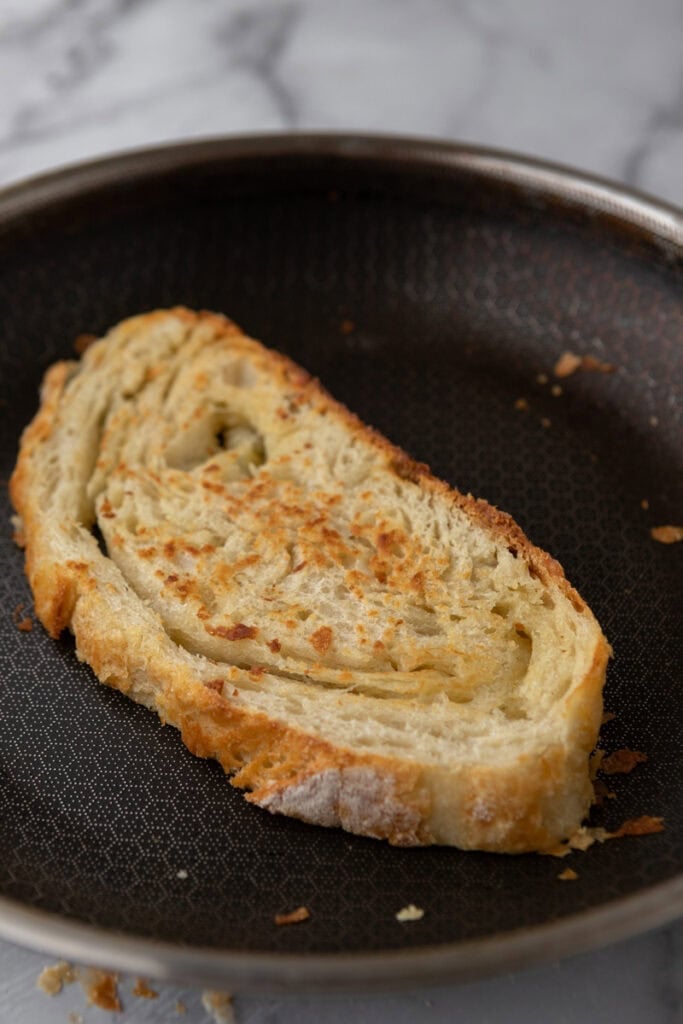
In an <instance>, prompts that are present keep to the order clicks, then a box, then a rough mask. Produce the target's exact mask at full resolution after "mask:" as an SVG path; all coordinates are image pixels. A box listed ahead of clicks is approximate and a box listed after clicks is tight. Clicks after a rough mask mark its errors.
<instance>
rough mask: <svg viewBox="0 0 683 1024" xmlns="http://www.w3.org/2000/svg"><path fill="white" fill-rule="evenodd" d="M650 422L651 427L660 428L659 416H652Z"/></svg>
mask: <svg viewBox="0 0 683 1024" xmlns="http://www.w3.org/2000/svg"><path fill="white" fill-rule="evenodd" d="M648 422H649V424H650V426H651V427H658V426H659V417H658V416H650V419H649V421H648Z"/></svg>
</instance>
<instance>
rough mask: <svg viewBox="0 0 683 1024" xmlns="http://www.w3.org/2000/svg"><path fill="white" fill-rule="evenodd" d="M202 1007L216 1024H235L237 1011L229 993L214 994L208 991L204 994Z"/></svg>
mask: <svg viewBox="0 0 683 1024" xmlns="http://www.w3.org/2000/svg"><path fill="white" fill-rule="evenodd" d="M202 1006H203V1007H204V1009H205V1010H206V1012H207V1013H210V1014H211V1016H212V1017H213V1019H214V1021H215V1022H216V1024H234V1021H235V1011H234V1009H233V1006H232V996H231V995H230V993H229V992H212V991H210V990H209V989H206V990H205V991H204V992H202Z"/></svg>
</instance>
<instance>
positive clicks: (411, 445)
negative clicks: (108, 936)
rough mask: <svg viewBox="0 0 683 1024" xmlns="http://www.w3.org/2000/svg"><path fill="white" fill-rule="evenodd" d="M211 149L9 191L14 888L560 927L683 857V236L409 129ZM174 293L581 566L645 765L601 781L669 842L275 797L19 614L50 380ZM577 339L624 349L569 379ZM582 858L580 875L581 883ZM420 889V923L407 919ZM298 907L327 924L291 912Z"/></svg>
mask: <svg viewBox="0 0 683 1024" xmlns="http://www.w3.org/2000/svg"><path fill="white" fill-rule="evenodd" d="M179 152H180V151H179ZM217 152H218V151H217V150H214V151H213V155H212V158H211V159H210V160H208V161H206V162H204V163H202V161H200V160H191V161H189V162H187V161H185V162H184V161H183V160H182V159H179V160H178V162H177V164H176V165H175V166H173V162H172V161H171V163H170V164H169V165H168V166H166V167H165V168H164V169H163V170H160V171H157V172H153V171H150V170H149V169H145V164H144V158H140V164H139V167H138V168H137V170H136V171H135V173H132V174H128V175H126V176H122V177H121V178H120V179H119V180H117V181H114V180H111V179H110V178H108V179H107V180H106V181H102V182H100V183H99V184H98V183H96V184H94V185H93V184H92V182H91V183H90V185H89V186H87V187H84V188H83V189H82V190H80V191H74V192H73V194H71V195H69V194H67V193H68V190H66V191H65V192H63V193H59V190H57V194H55V196H54V197H53V199H52V200H51V201H49V202H48V203H37V204H36V205H35V206H34V207H33V208H29V209H28V210H27V211H25V212H24V213H23V214H22V215H21V216H19V215H18V214H17V215H16V216H14V215H13V214H12V199H11V197H10V199H9V200H6V206H5V208H4V209H5V210H6V211H7V216H6V217H5V219H4V220H2V221H1V222H0V308H1V309H2V326H1V330H0V423H1V427H0V444H1V446H2V471H1V473H0V476H2V481H3V486H2V489H1V494H0V497H1V500H2V522H3V523H5V524H6V525H5V526H4V527H3V528H2V536H1V537H0V591H1V593H2V609H3V612H2V621H1V623H0V686H1V689H2V712H1V713H0V816H1V820H2V828H1V829H0V894H1V895H3V896H5V897H10V898H12V899H14V900H16V901H19V902H20V903H21V904H23V905H24V906H30V907H33V908H38V909H40V910H48V911H52V912H55V913H57V914H59V915H61V916H62V917H64V918H67V919H71V920H76V921H79V922H86V923H90V924H94V925H97V926H99V927H102V928H106V929H118V930H122V931H124V932H125V933H127V934H128V935H131V936H143V937H148V938H153V939H157V940H159V939H161V940H168V941H172V942H181V943H186V944H189V945H191V946H197V945H203V946H207V947H213V948H216V949H222V950H228V951H241V952H250V953H256V952H287V953H335V952H353V953H366V952H370V951H378V950H397V949H404V950H405V949H407V948H408V949H411V948H415V949H416V948H419V947H427V946H442V945H444V944H458V943H462V942H464V941H466V940H470V939H478V938H484V937H490V936H493V935H496V934H499V933H501V932H506V931H510V930H514V929H528V928H530V927H532V926H534V925H539V924H548V923H551V922H557V923H558V925H560V924H561V922H562V921H564V920H566V919H567V918H568V917H569V916H571V915H576V914H578V913H580V912H582V911H585V910H587V909H589V908H595V907H600V906H602V905H605V904H607V903H609V902H610V901H614V900H618V899H620V898H621V897H625V896H629V895H632V894H634V893H637V892H641V891H642V890H644V889H647V888H648V887H650V886H654V885H655V884H656V883H661V882H666V881H667V880H670V879H672V878H673V877H674V876H675V875H676V874H677V873H678V872H680V869H681V863H682V861H683V818H682V814H683V792H682V778H681V771H680V766H681V763H682V760H683V750H682V749H681V748H682V740H681V728H680V723H681V677H680V666H681V663H682V660H683V658H682V655H683V651H682V647H681V620H680V610H681V607H683V588H682V583H681V578H682V572H681V565H682V560H683V544H679V545H664V544H659V543H656V542H655V541H654V540H652V539H651V537H650V534H649V530H650V528H651V527H652V526H658V525H662V524H668V523H680V521H681V517H682V516H683V488H682V481H683V473H682V469H683V465H682V463H683V434H682V431H681V421H680V415H681V394H680V388H681V379H682V377H683V371H682V363H683V360H682V352H683V270H682V268H681V261H680V256H677V254H676V253H675V251H672V249H671V248H669V249H668V251H666V250H665V248H664V247H662V246H658V245H656V244H654V243H653V242H652V239H651V237H650V236H649V235H648V234H647V232H646V231H645V230H642V229H637V228H633V227H630V228H626V227H624V225H623V224H620V223H619V222H618V221H616V220H614V219H610V218H609V217H606V216H592V215H589V214H588V213H586V212H585V211H583V210H581V209H580V208H578V207H576V206H574V207H572V206H570V205H567V204H566V203H564V202H562V201H560V200H559V199H557V198H555V199H553V198H549V197H548V196H546V197H545V198H544V197H543V196H542V195H541V194H539V193H535V192H533V191H529V190H524V189H521V188H517V187H513V186H512V185H511V184H509V183H506V182H505V181H504V180H502V181H498V180H495V179H494V178H493V177H492V176H487V175H485V174H476V173H474V172H470V171H467V170H465V169H462V168H460V169H459V168H458V167H456V166H454V167H451V168H450V169H448V168H445V169H444V168H439V169H437V170H434V168H433V167H432V166H431V165H429V166H428V165H427V164H425V163H420V161H419V160H415V161H411V159H410V151H408V153H407V155H406V152H405V151H403V152H399V155H398V156H397V157H396V159H395V160H394V162H393V163H392V161H391V160H389V159H387V158H383V159H382V160H376V161H375V160H373V159H370V158H364V159H360V158H359V159H348V158H347V159H335V158H334V156H332V157H331V156H330V155H329V152H328V153H327V155H326V156H320V155H316V153H315V152H308V153H306V152H299V153H298V154H297V153H295V154H294V156H292V154H291V153H290V154H287V155H285V156H278V155H277V153H274V154H273V153H271V155H270V157H269V158H268V159H267V160H266V159H264V156H263V154H260V153H259V152H258V147H255V148H254V150H253V152H251V153H250V155H248V156H247V157H244V158H243V159H241V160H234V159H233V157H232V155H231V151H230V148H229V147H226V149H225V152H224V154H223V155H222V156H220V157H219V156H217ZM179 303H183V304H186V305H189V306H192V307H196V308H209V309H215V310H219V311H222V312H225V313H227V314H229V315H230V316H231V317H232V318H233V319H235V320H236V321H238V322H239V323H240V325H241V326H242V327H243V328H244V329H245V330H246V331H248V332H249V333H251V334H253V335H254V336H255V337H258V338H260V339H261V340H263V341H264V342H265V343H266V344H269V345H272V346H274V347H277V348H280V349H281V350H283V351H284V352H286V353H287V354H288V355H290V356H292V357H293V358H294V359H295V360H297V361H298V362H300V363H301V364H302V365H304V366H305V367H306V368H307V369H308V370H310V371H311V372H312V373H314V374H315V375H317V376H319V377H320V379H321V380H322V382H323V383H324V384H325V385H326V386H327V388H328V389H329V390H330V391H332V393H333V394H334V395H335V396H336V397H337V398H339V399H341V400H342V401H343V402H345V403H346V404H347V405H348V406H349V407H350V408H351V409H353V410H354V411H355V412H357V413H358V414H359V415H360V416H361V417H362V418H363V419H364V420H366V421H367V422H369V423H371V424H372V425H373V426H375V427H377V428H378V429H379V430H381V431H382V432H383V433H385V434H386V435H387V436H388V437H389V438H391V439H392V440H393V441H394V442H396V443H398V444H399V445H401V446H402V447H404V448H405V449H407V451H409V452H410V454H411V455H413V456H415V457H416V458H418V459H420V460H422V461H425V462H427V463H429V465H430V466H431V467H432V469H433V471H434V472H435V473H436V474H437V475H439V476H441V477H443V478H445V479H446V480H447V481H449V482H450V483H452V484H455V485H456V486H458V487H459V488H460V489H461V490H464V491H471V492H473V493H475V494H477V495H478V496H481V497H485V498H487V499H488V500H489V501H491V502H492V503H494V504H496V505H498V506H499V507H501V508H503V509H505V510H506V511H508V512H510V513H511V514H512V515H513V516H514V517H515V518H516V519H517V521H518V522H519V523H520V525H521V526H522V527H523V528H524V529H525V531H526V532H527V533H528V535H529V536H530V537H531V539H532V540H533V541H534V542H535V543H537V544H539V545H540V546H542V547H544V548H547V550H549V551H550V552H551V553H552V554H553V555H554V556H555V557H556V558H558V559H559V560H560V562H561V563H562V564H563V566H564V568H565V571H566V573H567V575H568V577H569V578H570V580H571V581H572V583H573V584H574V585H575V586H576V587H577V589H578V590H579V591H580V593H581V594H582V595H583V597H584V598H585V599H586V600H587V601H588V603H589V604H590V605H591V607H592V608H593V610H594V611H595V613H596V615H597V617H598V619H599V621H600V622H601V625H602V626H603V629H604V631H605V633H606V634H607V636H608V638H609V640H610V642H611V643H612V645H613V648H614V655H615V656H614V660H613V662H612V664H611V666H610V670H609V676H608V683H607V688H606V707H607V709H608V710H610V711H613V712H614V713H615V714H616V718H615V719H614V720H612V721H611V722H609V724H607V725H605V726H604V728H603V731H602V735H601V746H602V747H604V748H605V749H606V750H608V751H611V750H614V749H617V748H620V747H629V748H633V749H636V750H642V751H645V752H646V753H647V754H648V758H649V760H648V762H647V763H646V764H643V765H641V766H639V767H638V768H637V769H636V770H635V772H634V773H633V774H631V775H630V776H623V777H622V776H614V777H612V778H611V779H610V780H609V785H610V788H611V789H612V790H613V791H614V792H615V793H616V799H611V800H607V801H606V802H605V806H604V807H603V808H601V809H599V810H595V811H594V814H593V819H592V820H593V822H594V823H595V824H604V825H606V826H607V827H608V828H614V827H617V826H618V825H619V824H621V822H623V821H624V820H626V819H628V818H633V817H637V816H639V815H642V814H650V815H663V817H664V818H665V822H666V831H665V832H663V833H661V834H659V835H652V836H647V837H642V838H638V839H622V840H620V841H614V842H608V843H606V844H604V845H603V846H599V845H596V846H594V847H593V848H592V849H591V850H590V851H588V852H587V853H585V854H580V853H575V854H573V855H572V856H571V857H570V858H568V859H567V860H564V861H558V860H556V859H554V858H551V857H541V856H521V857H515V858H510V857H503V856H495V855H487V854H480V853H467V854H465V853H461V852H459V851H457V850H452V849H441V848H434V849H425V850H403V849H393V848H391V847H390V846H388V845H386V844H384V843H379V842H376V841H373V840H369V839H362V838H358V837H355V836H351V835H347V834H345V833H343V832H341V831H336V830H325V829H322V828H315V827H312V826H308V825H305V824H302V823H299V822H296V821H291V820H287V819H284V818H278V817H273V816H270V815H269V814H267V813H266V812H264V811H261V810H259V809H257V808H254V807H252V806H249V805H248V804H247V803H246V802H245V801H244V799H243V797H242V796H241V795H240V794H239V793H238V792H237V791H235V790H233V789H232V788H231V787H230V786H229V785H228V783H227V782H226V780H225V778H224V776H223V774H222V772H221V770H220V768H219V767H218V766H217V765H215V764H213V763H209V762H204V761H199V760H197V759H195V758H194V757H192V756H191V755H190V754H189V753H188V752H187V751H186V750H185V748H184V747H183V746H182V744H181V742H180V739H179V736H178V734H177V733H176V732H175V731H173V730H172V729H170V728H166V729H165V728H163V727H162V726H161V725H160V724H159V722H158V721H157V719H156V717H155V716H153V715H152V714H151V713H149V712H147V711H145V710H144V709H142V708H140V707H137V706H135V705H134V704H133V703H132V702H129V701H128V700H127V699H126V698H124V697H122V696H121V695H119V694H118V693H115V692H112V691H110V690H108V689H107V688H105V687H103V686H101V685H99V684H98V683H97V682H96V680H95V678H94V676H93V674H92V673H91V672H90V670H89V669H88V668H87V667H85V666H83V665H81V664H79V663H78V661H77V660H76V657H75V654H74V649H73V643H72V642H71V641H70V640H69V639H68V638H66V637H65V638H63V639H62V640H61V641H59V642H57V643H55V642H53V641H51V640H50V639H49V638H47V637H46V636H45V634H44V633H43V631H42V629H41V628H40V627H39V626H38V625H36V626H34V628H33V629H32V630H31V631H30V632H28V631H21V630H19V629H18V628H17V625H16V618H17V616H16V615H14V616H13V611H14V610H15V609H16V607H17V605H18V604H20V603H24V604H25V605H26V609H27V610H28V611H29V612H30V610H31V600H30V594H29V592H28V588H27V584H26V582H25V580H24V577H23V566H22V561H23V559H22V555H21V553H20V551H19V550H18V549H17V548H16V546H15V545H14V544H13V543H12V540H11V528H10V527H9V526H8V525H7V524H8V517H9V515H10V508H9V503H8V498H7V487H6V482H7V479H8V477H9V475H10V473H11V469H12V466H13V463H14V459H15V454H16V446H17V441H18V437H19V434H20V431H21V429H22V427H23V426H24V425H25V424H26V423H27V422H28V420H29V419H30V417H31V416H32V415H33V413H34V411H35V409H36V403H37V389H38V385H39V381H40V378H41V375H42V372H43V371H44V370H45V368H46V367H47V366H48V365H49V364H50V363H51V362H52V361H54V360H55V359H58V358H64V357H67V358H69V357H71V356H72V355H73V348H72V344H73V340H74V339H75V337H76V336H77V335H78V334H81V333H82V332H92V333H99V332H102V331H104V330H105V329H106V328H107V327H108V326H110V325H112V324H113V323H115V322H117V321H118V320H119V319H121V318H123V317H125V316H127V315H130V314H133V313H137V312H141V311H144V310H148V309H151V308H154V307H158V306H166V305H174V304H179ZM565 350H572V351H574V352H578V353H590V354H593V355H595V356H596V357H598V358H599V359H600V360H603V361H607V362H609V363H610V364H613V366H614V367H615V370H614V372H612V373H609V374H606V373H599V372H578V373H576V374H574V375H573V376H571V377H568V378H566V379H563V380H561V381H558V380H556V379H555V378H554V377H553V374H552V370H553V366H554V364H555V362H556V360H557V358H558V357H559V355H560V354H561V353H562V352H563V351H565ZM543 374H545V375H546V376H547V378H548V380H547V383H544V377H543V376H542V375H543ZM539 375H541V376H539ZM554 384H559V385H560V387H561V394H557V393H553V391H552V385H554ZM555 391H556V392H557V388H555ZM520 399H522V400H523V401H520ZM646 506H647V507H646ZM19 617H21V615H20V614H19ZM567 866H571V867H573V868H574V869H575V870H576V871H577V872H578V875H579V877H578V879H577V880H576V881H573V882H562V881H559V880H558V878H557V876H558V874H559V873H560V871H561V870H562V869H563V868H565V867H567ZM410 903H414V904H416V905H417V906H419V907H421V908H422V909H423V910H424V912H425V913H424V917H423V919H422V920H421V921H419V922H414V923H410V924H400V923H398V922H397V920H396V918H395V914H396V912H397V911H398V910H400V909H401V908H402V907H404V906H406V905H407V904H410ZM302 904H303V905H305V906H307V907H308V908H309V910H310V913H311V917H310V919H309V920H308V921H307V922H306V923H305V924H299V925H296V926H293V927H288V928H278V927H275V926H274V921H273V918H274V915H275V914H276V913H280V912H286V911H289V910H292V909H294V908H295V907H298V906H300V905H302Z"/></svg>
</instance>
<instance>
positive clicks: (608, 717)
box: [600, 711, 617, 725]
mask: <svg viewBox="0 0 683 1024" xmlns="http://www.w3.org/2000/svg"><path fill="white" fill-rule="evenodd" d="M616 717H617V716H616V715H615V714H614V712H613V711H605V713H604V714H603V716H602V721H601V722H600V725H607V723H608V722H613V721H614V719H615V718H616Z"/></svg>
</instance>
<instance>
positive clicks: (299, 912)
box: [275, 907, 311, 924]
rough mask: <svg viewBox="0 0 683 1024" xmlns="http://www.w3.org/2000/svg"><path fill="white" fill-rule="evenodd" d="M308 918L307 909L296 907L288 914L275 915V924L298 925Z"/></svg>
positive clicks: (308, 911)
mask: <svg viewBox="0 0 683 1024" xmlns="http://www.w3.org/2000/svg"><path fill="white" fill-rule="evenodd" d="M310 916H311V912H310V910H309V909H308V907H297V908H296V910H290V912H289V913H288V914H276V915H275V924H298V922H299V921H307V920H308V918H309V917H310Z"/></svg>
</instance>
